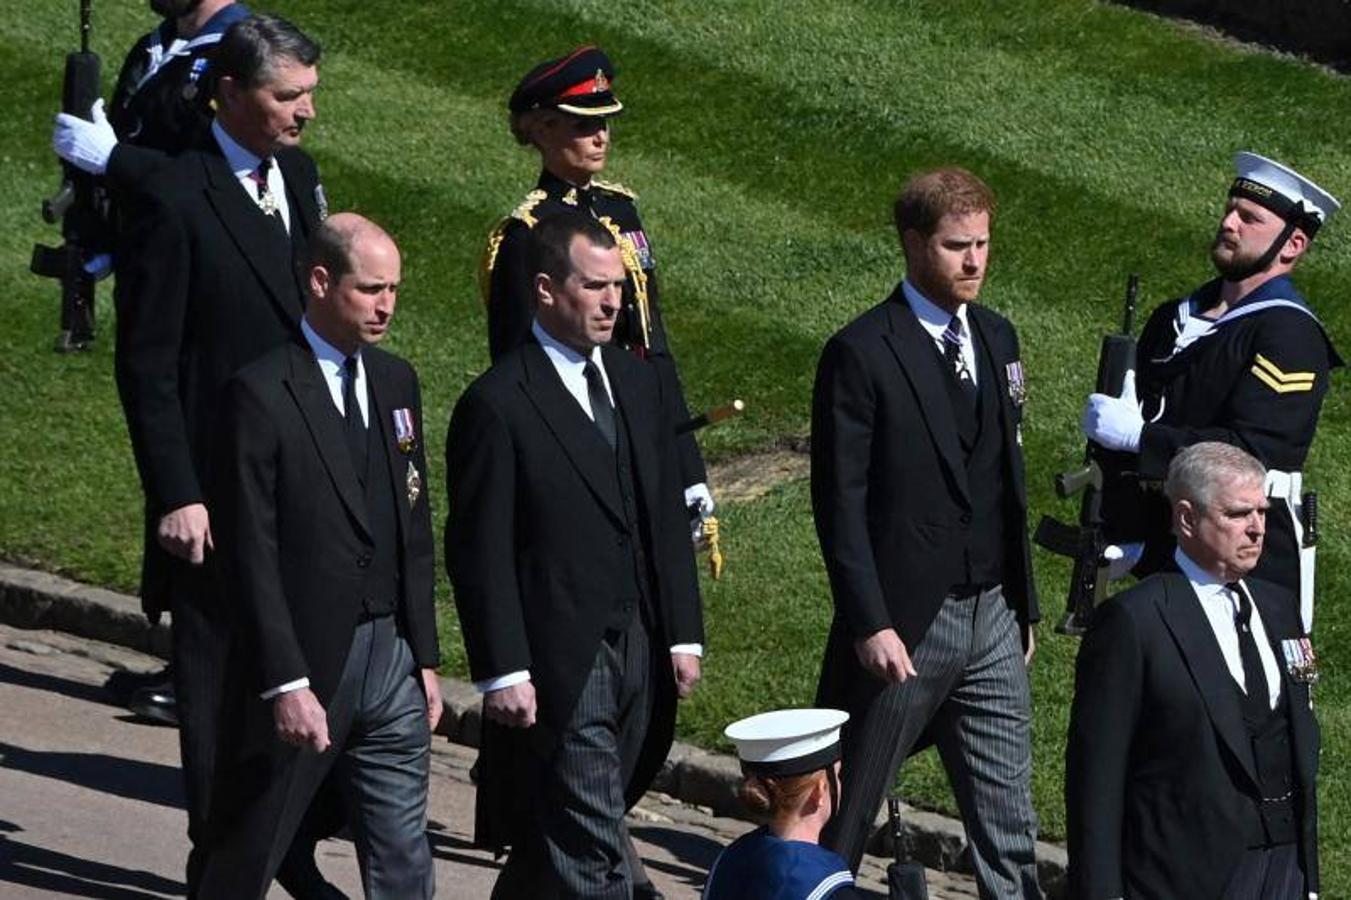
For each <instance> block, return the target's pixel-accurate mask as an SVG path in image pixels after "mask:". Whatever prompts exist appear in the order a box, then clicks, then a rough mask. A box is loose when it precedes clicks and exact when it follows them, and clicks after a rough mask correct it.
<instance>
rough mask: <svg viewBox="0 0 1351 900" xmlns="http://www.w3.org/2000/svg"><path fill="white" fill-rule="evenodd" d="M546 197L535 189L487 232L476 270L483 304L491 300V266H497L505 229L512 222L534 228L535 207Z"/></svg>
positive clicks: (546, 194) (544, 193)
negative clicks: (498, 252) (485, 242)
mask: <svg viewBox="0 0 1351 900" xmlns="http://www.w3.org/2000/svg"><path fill="white" fill-rule="evenodd" d="M548 196H549V195H548V193H547V192H545V191H542V190H540V189H539V188H536V189H535V190H533V191H531V192H530V193H528V194H526V195H525V199H524V200H522V201H521V204H520V205H519V206H517V207H516V208H515V209H513V210H512V211H511V214H510V215H508V216H504V217H503V218H501V219H499V220H498V221H497V224H496V225H494V226H493V229H492V231H489V232H488V243H487V244H486V245H485V246H484V248H483V259H482V260H480V261H479V270H478V288H479V293H480V294H482V295H483V302H484V303H487V302H488V300H489V299H491V295H492V285H493V266H494V265H496V264H497V251H498V250H500V249H501V248H502V240H503V239H504V238H505V237H506V236H507V227H508V226H509V225H511V223H512V222H523V223H524V224H525V227H526V228H534V227H535V225H536V223H537V222H538V221H539V220H538V219H536V218H535V207H536V206H539V204H540V202H541V201H543V200H544V199H545V198H547V197H548Z"/></svg>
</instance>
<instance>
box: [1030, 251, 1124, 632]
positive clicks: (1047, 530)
mask: <svg viewBox="0 0 1351 900" xmlns="http://www.w3.org/2000/svg"><path fill="white" fill-rule="evenodd" d="M1139 292H1140V277H1139V276H1138V275H1134V274H1133V275H1131V276H1130V277H1129V278H1128V279H1127V281H1126V305H1125V312H1124V314H1123V316H1122V322H1121V333H1120V334H1108V335H1105V336H1103V339H1102V349H1101V350H1100V351H1099V353H1098V378H1097V387H1096V388H1095V389H1094V390H1095V391H1096V392H1097V393H1099V394H1108V395H1110V396H1113V397H1119V396H1121V388H1122V382H1123V381H1124V380H1125V377H1126V372H1128V371H1129V370H1131V369H1134V368H1135V338H1133V337H1131V327H1132V325H1134V321H1135V301H1136V297H1137V296H1138V295H1139ZM1107 453H1108V451H1106V450H1104V449H1103V448H1102V447H1099V446H1098V445H1097V444H1095V443H1093V442H1092V441H1088V442H1087V447H1086V448H1085V450H1084V464H1083V466H1082V467H1080V468H1078V469H1074V470H1071V471H1069V472H1061V473H1059V474H1057V475H1056V476H1055V492H1056V496H1058V497H1060V498H1062V499H1068V498H1070V497H1073V496H1074V495H1075V494H1079V495H1080V497H1079V524H1078V525H1067V524H1065V523H1064V522H1061V521H1059V520H1058V519H1054V518H1052V517H1050V516H1042V517H1041V522H1040V523H1038V525H1037V531H1036V534H1035V535H1034V536H1033V540H1034V541H1036V542H1037V544H1039V545H1040V546H1042V547H1045V548H1046V549H1047V550H1050V551H1051V552H1052V553H1055V554H1058V555H1060V556H1067V557H1069V558H1070V559H1072V560H1074V572H1073V574H1072V575H1071V576H1070V588H1069V598H1068V600H1067V603H1066V610H1065V617H1064V618H1063V619H1061V620H1060V624H1058V625H1056V628H1055V630H1056V631H1057V632H1059V633H1060V634H1070V635H1082V634H1083V633H1084V632H1085V631H1087V630H1088V626H1089V624H1090V623H1091V620H1092V617H1093V610H1094V608H1095V607H1097V606H1098V604H1100V603H1101V602H1102V601H1103V600H1105V599H1106V597H1107V566H1108V560H1106V559H1104V558H1103V551H1104V550H1105V549H1106V548H1107V540H1106V538H1104V536H1103V527H1104V524H1105V523H1104V521H1103V517H1102V487H1103V469H1104V467H1108V468H1110V466H1109V464H1108V462H1107V457H1106V454H1107Z"/></svg>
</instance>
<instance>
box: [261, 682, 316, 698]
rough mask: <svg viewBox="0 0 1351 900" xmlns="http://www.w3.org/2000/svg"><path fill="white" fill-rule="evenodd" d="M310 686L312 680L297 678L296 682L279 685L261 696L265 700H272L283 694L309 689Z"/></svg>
mask: <svg viewBox="0 0 1351 900" xmlns="http://www.w3.org/2000/svg"><path fill="white" fill-rule="evenodd" d="M309 686H310V680H309V679H308V678H297V679H296V680H295V681H288V682H286V683H285V684H279V685H277V686H276V687H274V688H271V689H270V690H266V691H263V693H262V694H260V695H259V696H261V697H262V698H263V699H264V700H271V699H272V698H273V697H277V696H280V695H281V694H289V693H291V692H292V691H298V690H300V689H301V688H307V687H309Z"/></svg>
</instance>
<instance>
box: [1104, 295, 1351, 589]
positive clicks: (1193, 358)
mask: <svg viewBox="0 0 1351 900" xmlns="http://www.w3.org/2000/svg"><path fill="white" fill-rule="evenodd" d="M1219 289H1220V282H1219V280H1218V279H1217V280H1215V281H1211V282H1208V283H1207V284H1205V285H1203V286H1201V287H1200V288H1199V289H1198V290H1197V291H1196V292H1195V293H1193V294H1192V295H1191V296H1190V297H1187V298H1184V299H1183V300H1181V301H1178V302H1171V303H1165V304H1163V305H1162V306H1160V307H1159V308H1158V309H1156V310H1154V312H1153V314H1152V315H1151V316H1150V317H1149V321H1148V322H1147V323H1146V324H1145V327H1144V330H1143V331H1142V332H1141V334H1140V341H1139V345H1138V349H1137V370H1136V389H1137V393H1138V396H1139V397H1140V400H1141V404H1142V410H1143V413H1144V417H1145V422H1146V423H1147V424H1146V425H1145V428H1144V431H1143V433H1142V434H1141V437H1140V453H1139V457H1138V461H1137V462H1136V467H1137V468H1138V476H1139V479H1140V480H1143V481H1145V482H1155V483H1157V482H1160V481H1162V480H1163V479H1164V478H1165V477H1167V474H1168V464H1169V462H1171V461H1172V458H1173V456H1174V455H1175V454H1176V453H1177V451H1178V450H1180V449H1182V448H1183V447H1188V446H1190V445H1192V444H1196V443H1199V442H1201V441H1223V442H1225V443H1228V444H1233V445H1234V446H1237V447H1241V448H1243V449H1244V450H1246V451H1247V452H1249V453H1251V454H1252V455H1253V456H1255V457H1257V459H1258V460H1260V461H1261V463H1262V464H1263V465H1264V466H1266V467H1267V468H1269V469H1278V470H1281V471H1285V472H1298V471H1300V470H1301V469H1302V468H1303V466H1304V460H1305V458H1306V457H1307V456H1308V453H1309V445H1310V444H1311V443H1312V442H1313V437H1314V432H1315V430H1316V429H1317V427H1318V413H1319V410H1320V408H1321V407H1322V404H1323V397H1324V395H1325V394H1326V393H1327V390H1328V386H1329V370H1330V369H1332V368H1336V367H1338V366H1341V365H1342V360H1341V357H1340V356H1338V355H1337V351H1336V350H1335V349H1334V348H1333V346H1332V343H1331V341H1330V340H1329V339H1328V336H1327V334H1326V332H1325V331H1324V330H1323V327H1322V325H1320V324H1319V322H1318V320H1317V319H1316V318H1314V315H1313V312H1312V311H1311V310H1310V309H1309V307H1308V304H1307V303H1306V302H1305V300H1304V298H1303V297H1302V296H1300V294H1299V292H1298V291H1296V290H1295V286H1294V284H1293V283H1292V282H1291V281H1290V279H1289V278H1287V277H1284V276H1281V277H1277V278H1273V279H1271V280H1270V281H1268V282H1266V283H1265V284H1263V285H1262V286H1260V287H1258V288H1257V289H1256V290H1254V291H1252V292H1250V293H1249V294H1248V295H1247V296H1245V297H1243V298H1242V299H1241V300H1240V301H1239V302H1238V303H1236V304H1234V306H1233V307H1231V308H1230V309H1229V310H1228V312H1227V313H1226V314H1225V315H1224V316H1222V317H1220V318H1219V320H1218V321H1216V322H1215V324H1214V326H1213V327H1212V328H1210V330H1209V331H1208V332H1207V333H1203V334H1202V336H1200V337H1197V338H1196V339H1195V340H1192V341H1191V342H1190V343H1187V344H1185V346H1182V347H1181V348H1180V349H1179V347H1178V343H1179V342H1178V337H1179V334H1180V333H1182V330H1183V322H1184V321H1185V320H1184V319H1183V318H1181V317H1180V316H1179V304H1180V303H1181V304H1189V306H1188V308H1189V309H1190V310H1191V313H1192V321H1191V325H1190V326H1189V330H1190V329H1195V328H1197V327H1202V328H1204V327H1205V325H1204V323H1202V322H1200V321H1197V320H1196V318H1195V316H1197V315H1199V314H1200V313H1201V312H1203V311H1204V310H1206V309H1208V308H1210V307H1212V306H1213V305H1214V304H1215V303H1216V302H1217V300H1218V293H1219ZM1273 300H1285V301H1288V304H1289V305H1266V304H1268V303H1269V302H1270V301H1273ZM1254 310H1257V311H1254ZM1132 481H1133V479H1132ZM1104 512H1105V515H1106V516H1107V518H1108V522H1109V529H1110V534H1111V537H1112V538H1113V539H1115V540H1120V541H1129V540H1141V539H1144V540H1146V541H1148V542H1150V543H1151V546H1150V547H1149V548H1148V550H1147V556H1146V559H1145V560H1144V562H1143V565H1144V569H1145V570H1146V571H1151V570H1153V569H1154V568H1157V567H1158V566H1159V565H1166V561H1167V560H1168V559H1170V558H1171V556H1172V538H1171V535H1170V529H1169V522H1170V515H1169V512H1168V504H1167V502H1166V501H1165V500H1164V499H1163V496H1162V494H1161V493H1159V492H1158V491H1156V490H1153V491H1143V490H1142V489H1141V488H1140V487H1139V486H1138V485H1137V484H1133V483H1131V482H1130V481H1128V482H1127V483H1126V485H1125V486H1124V487H1121V486H1118V487H1117V488H1116V489H1114V490H1112V491H1110V492H1109V493H1108V495H1107V496H1105V497H1104ZM1267 521H1268V523H1271V524H1272V525H1273V526H1274V530H1276V531H1277V533H1276V534H1275V535H1273V540H1274V542H1275V545H1274V547H1269V548H1268V549H1269V550H1272V549H1274V550H1275V552H1274V553H1271V552H1269V553H1267V554H1264V555H1263V565H1262V567H1261V568H1260V569H1259V570H1258V574H1259V575H1265V576H1266V577H1273V578H1274V577H1276V572H1275V571H1272V570H1271V569H1270V567H1271V566H1272V565H1276V564H1280V563H1285V565H1283V566H1282V568H1292V567H1294V566H1295V564H1296V561H1295V560H1294V559H1293V558H1291V559H1288V560H1287V559H1284V557H1285V556H1286V555H1287V554H1291V555H1293V553H1294V552H1295V547H1294V545H1293V544H1294V538H1293V526H1291V524H1290V522H1289V515H1288V514H1287V513H1286V512H1285V511H1284V510H1278V511H1274V512H1273V514H1271V515H1269V516H1268V519H1267ZM1287 532H1288V534H1287ZM1287 539H1288V540H1287ZM1286 543H1288V544H1289V545H1290V546H1289V547H1284V548H1283V547H1282V545H1284V544H1286ZM1269 557H1270V558H1269ZM1137 571H1139V570H1137ZM1278 580H1280V581H1281V582H1282V583H1287V584H1290V583H1291V582H1290V581H1289V580H1288V579H1287V578H1279V579H1278Z"/></svg>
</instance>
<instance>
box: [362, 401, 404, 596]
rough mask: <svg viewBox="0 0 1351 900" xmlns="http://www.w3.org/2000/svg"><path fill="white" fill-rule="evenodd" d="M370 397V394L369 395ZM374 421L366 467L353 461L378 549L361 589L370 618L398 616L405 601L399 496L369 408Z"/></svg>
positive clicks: (372, 554) (369, 554)
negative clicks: (402, 577) (403, 598)
mask: <svg viewBox="0 0 1351 900" xmlns="http://www.w3.org/2000/svg"><path fill="white" fill-rule="evenodd" d="M368 396H369V394H368ZM367 408H368V410H369V411H370V415H371V419H370V422H369V423H368V426H367V428H366V465H365V469H364V471H363V470H362V468H361V461H360V460H353V461H352V464H353V466H354V467H356V469H357V475H358V477H359V478H360V480H361V483H362V487H363V489H364V495H365V500H366V521H367V522H369V523H370V526H371V535H372V537H373V538H374V540H375V546H374V547H373V548H371V549H370V550H369V551H368V552H367V554H366V555H365V556H363V557H362V559H363V560H365V561H366V565H365V567H364V568H365V573H364V577H363V578H362V586H361V605H362V607H363V610H364V613H365V614H366V615H368V616H380V615H389V614H391V613H394V612H397V611H398V609H399V607H400V605H401V603H402V597H401V593H402V591H401V590H400V585H399V509H398V506H397V505H396V504H397V503H398V502H399V499H400V498H399V493H398V491H397V490H396V488H395V485H394V482H393V480H392V476H391V475H390V471H389V461H388V459H387V457H386V454H387V452H388V451H387V450H386V448H385V440H384V432H383V431H381V429H380V423H379V422H377V421H376V420H375V404H374V403H370V404H368V407H367Z"/></svg>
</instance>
